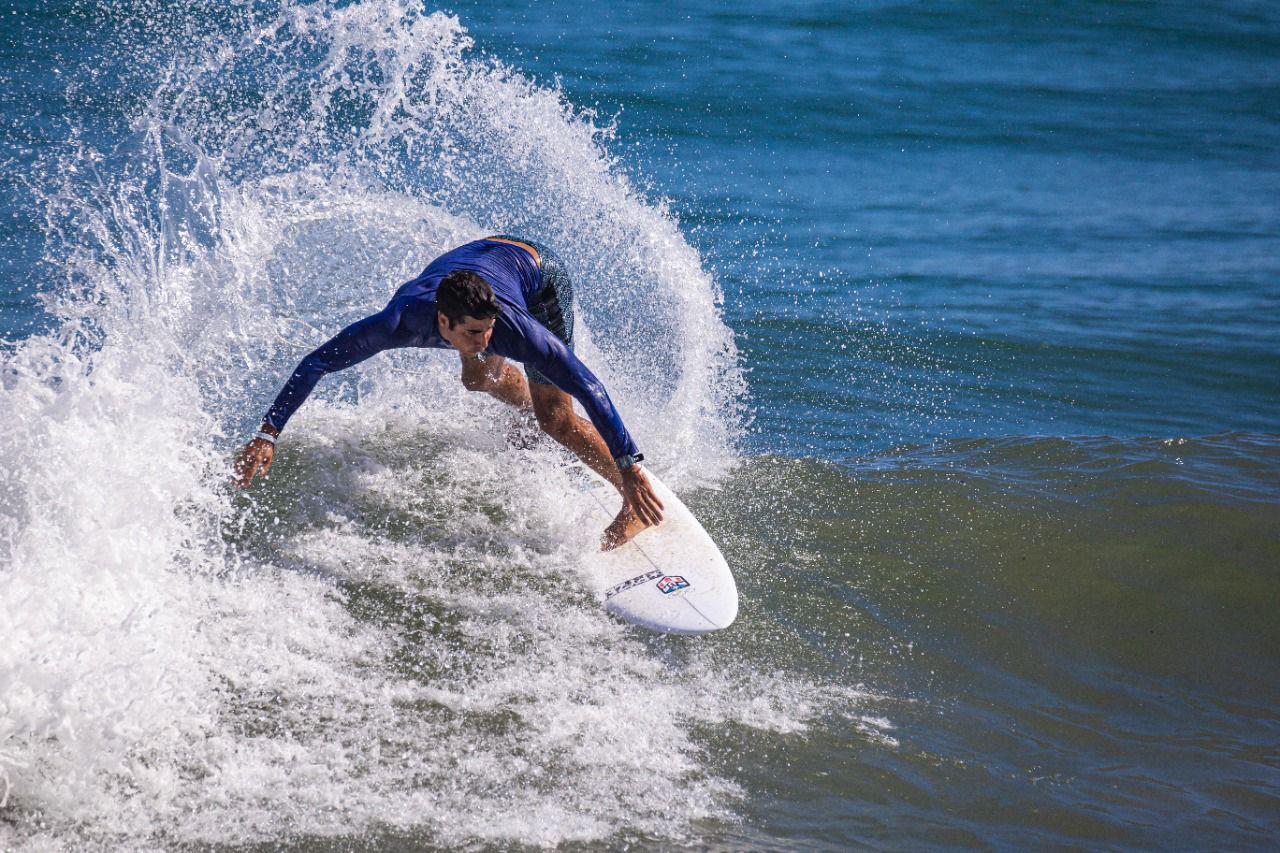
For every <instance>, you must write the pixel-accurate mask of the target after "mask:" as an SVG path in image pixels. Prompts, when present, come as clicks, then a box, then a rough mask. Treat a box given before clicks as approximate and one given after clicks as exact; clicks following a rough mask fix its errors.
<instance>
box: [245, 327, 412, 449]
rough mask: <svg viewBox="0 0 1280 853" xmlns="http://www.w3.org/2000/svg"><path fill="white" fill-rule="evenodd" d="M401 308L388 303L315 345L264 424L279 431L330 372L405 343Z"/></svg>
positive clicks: (280, 395)
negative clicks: (400, 331) (398, 332)
mask: <svg viewBox="0 0 1280 853" xmlns="http://www.w3.org/2000/svg"><path fill="white" fill-rule="evenodd" d="M399 317H400V312H399V311H398V310H394V309H393V307H392V306H390V305H388V306H387V307H386V308H385V309H383V310H382V311H379V312H378V313H377V314H374V315H373V316H372V317H365V318H364V319H363V320H360V321H358V322H355V323H352V324H351V325H350V326H347V327H346V328H345V329H343V330H342V331H341V332H339V333H338V334H336V335H334V336H333V338H331V339H330V340H329V341H327V342H326V343H324V344H322V345H321V346H320V347H318V348H317V349H315V350H314V351H313V352H311V353H310V354H309V355H307V357H306V358H304V359H303V360H302V361H301V363H299V364H298V366H297V368H296V369H295V370H294V371H293V375H292V376H290V377H289V381H288V382H286V383H285V384H284V388H282V389H280V393H279V394H278V395H277V396H276V399H275V402H274V403H272V404H271V408H270V409H268V410H267V414H266V417H265V418H263V421H262V424H263V427H270V430H264V431H270V432H272V434H274V435H279V434H280V431H281V430H283V429H284V425H285V424H286V423H288V421H289V418H291V417H293V413H294V412H296V411H297V410H298V407H299V406H301V405H302V404H303V402H304V401H305V400H306V399H307V397H308V396H309V395H310V394H311V391H312V389H314V388H315V387H316V383H317V382H319V381H320V380H321V378H323V377H324V376H325V374H327V373H334V372H336V371H339V370H345V369H346V368H348V367H351V366H352V365H353V364H358V363H360V362H362V361H364V360H365V359H367V358H369V357H370V356H372V355H376V354H377V353H380V352H382V351H383V350H386V349H392V348H394V347H398V346H405V345H406V343H405V342H404V341H402V340H401V338H402V337H403V335H401V334H397V329H398V326H399Z"/></svg>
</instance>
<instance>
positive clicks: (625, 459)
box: [613, 453, 644, 471]
mask: <svg viewBox="0 0 1280 853" xmlns="http://www.w3.org/2000/svg"><path fill="white" fill-rule="evenodd" d="M613 461H614V462H616V463H617V464H618V470H619V471H625V470H627V469H628V468H630V467H631V466H632V465H634V464H636V463H637V462H643V461H644V454H643V453H636V454H634V455H633V454H630V453H628V454H626V455H624V456H619V457H618V458H617V459H615V460H613Z"/></svg>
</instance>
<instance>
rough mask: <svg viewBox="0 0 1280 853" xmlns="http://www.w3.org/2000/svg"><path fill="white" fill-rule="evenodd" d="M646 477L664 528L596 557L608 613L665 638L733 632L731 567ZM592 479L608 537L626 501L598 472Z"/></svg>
mask: <svg viewBox="0 0 1280 853" xmlns="http://www.w3.org/2000/svg"><path fill="white" fill-rule="evenodd" d="M645 475H646V476H647V477H648V478H649V482H650V483H652V484H653V489H654V491H655V492H657V494H658V498H659V499H660V500H661V501H662V505H663V519H662V523H661V524H659V525H658V526H657V527H650V528H648V529H646V530H642V531H640V533H639V534H638V535H637V536H636V537H635V538H634V539H632V540H631V541H630V542H628V543H626V544H625V545H623V546H621V547H619V548H615V549H614V550H612V551H601V552H599V553H596V554H594V555H593V556H592V557H591V558H590V564H591V566H592V568H593V569H594V573H595V575H596V577H597V578H598V579H599V580H600V582H601V585H602V591H601V595H602V596H603V599H604V607H605V610H607V611H608V612H610V613H612V614H613V615H615V616H617V617H618V618H620V619H622V620H623V621H626V622H630V623H631V624H633V625H639V626H641V627H642V628H648V629H649V630H651V631H658V632H660V633H664V634H707V633H710V632H711V631H719V630H721V629H724V628H727V627H729V625H731V624H732V623H733V620H734V619H736V618H737V616H738V585H737V584H736V583H735V582H734V579H733V572H732V571H730V570H729V564H728V563H727V562H725V559H724V556H723V555H722V554H721V553H720V549H719V548H718V547H716V543H715V542H714V541H713V540H712V539H711V536H710V535H709V534H708V533H707V531H706V530H705V529H703V527H702V525H701V524H699V523H698V519H696V518H694V516H693V513H691V512H690V511H689V508H688V507H686V506H685V505H684V503H683V502H682V501H681V500H680V499H679V498H678V497H676V495H675V493H674V492H672V491H671V489H669V488H667V486H666V484H665V483H663V482H662V481H661V480H659V479H658V477H657V476H656V475H655V474H654V473H653V472H652V471H650V470H649V469H647V468H646V469H645ZM591 477H592V483H591V485H590V486H589V487H588V489H587V491H588V494H589V495H590V496H591V503H592V506H593V510H592V520H593V521H598V522H599V526H600V529H601V530H603V529H604V528H605V527H607V526H608V524H609V522H611V521H612V520H613V518H614V516H616V515H617V514H618V510H620V509H621V508H622V496H621V495H619V494H618V492H617V490H616V489H614V488H613V486H610V485H609V484H608V483H607V482H606V481H605V480H604V479H602V478H600V477H598V476H597V475H596V474H595V473H594V472H592V473H591Z"/></svg>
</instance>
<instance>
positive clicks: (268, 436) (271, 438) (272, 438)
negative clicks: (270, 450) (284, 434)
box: [253, 430, 276, 445]
mask: <svg viewBox="0 0 1280 853" xmlns="http://www.w3.org/2000/svg"><path fill="white" fill-rule="evenodd" d="M253 437H254V438H260V439H262V440H263V441H266V442H268V443H269V444H273V445H274V444H275V443H276V437H275V436H274V435H272V434H271V433H269V432H263V431H262V430H258V431H257V432H256V433H254V435H253Z"/></svg>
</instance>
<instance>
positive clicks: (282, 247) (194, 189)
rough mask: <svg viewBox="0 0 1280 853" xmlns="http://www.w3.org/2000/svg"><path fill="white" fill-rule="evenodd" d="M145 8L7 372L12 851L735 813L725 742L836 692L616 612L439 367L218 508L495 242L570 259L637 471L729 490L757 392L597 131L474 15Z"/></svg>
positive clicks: (690, 271)
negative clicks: (400, 289)
mask: <svg viewBox="0 0 1280 853" xmlns="http://www.w3.org/2000/svg"><path fill="white" fill-rule="evenodd" d="M145 6H146V4H143V5H142V6H139V7H138V8H137V9H134V10H131V11H129V13H128V14H129V17H127V18H126V20H124V21H123V23H122V24H121V26H120V29H121V34H120V40H119V42H118V43H119V45H120V47H121V56H120V57H116V58H115V60H116V61H117V62H118V61H120V59H121V57H123V56H124V55H128V56H129V57H130V63H131V64H129V65H128V67H127V69H126V70H125V71H124V72H122V74H121V79H122V80H123V81H125V83H127V84H128V85H129V86H133V87H136V89H135V90H134V91H133V95H129V96H125V95H122V96H121V98H120V102H121V103H120V104H116V105H115V106H116V107H117V108H119V109H125V106H122V105H121V104H124V105H128V104H134V105H133V106H130V107H129V112H128V113H127V117H128V121H129V130H128V132H127V133H126V134H123V135H121V136H117V137H115V140H114V141H113V143H112V144H111V145H110V146H109V147H106V148H99V147H95V146H94V145H93V144H92V143H91V142H90V141H88V137H90V136H91V135H92V134H89V133H87V132H85V133H79V132H76V131H75V130H73V133H72V134H71V138H70V139H69V140H68V142H67V143H66V144H65V145H64V146H62V147H60V148H59V149H58V150H57V151H56V152H55V153H53V154H51V155H49V156H48V157H47V158H46V159H45V160H44V161H43V162H42V163H41V164H40V166H39V168H38V169H36V170H35V172H34V173H33V176H32V177H31V178H30V179H29V182H30V184H31V185H32V186H33V188H34V189H35V191H36V192H37V194H38V196H39V198H40V199H41V201H42V203H43V205H44V210H45V221H46V235H45V236H46V243H47V250H46V259H45V260H46V263H47V264H48V265H49V266H50V267H51V268H53V269H55V270H57V271H58V278H59V280H60V281H61V283H62V286H61V287H60V288H59V289H57V290H56V291H51V292H49V293H46V294H44V295H43V299H44V305H45V309H46V311H47V312H48V315H49V318H50V323H51V327H52V329H53V330H52V331H51V332H50V333H48V334H44V335H38V336H33V337H30V338H28V339H26V340H23V341H20V342H17V343H15V344H12V345H9V346H7V347H6V348H5V350H4V353H3V363H2V365H0V410H2V411H4V412H6V413H7V414H6V415H5V429H4V430H3V431H0V474H2V475H3V480H2V481H0V543H3V547H0V600H2V601H3V602H4V607H3V608H2V610H0V633H2V634H3V636H4V637H5V643H4V644H3V646H4V648H3V650H0V683H2V684H3V690H0V801H2V803H3V804H2V805H0V809H2V810H3V811H2V812H0V814H3V822H2V823H0V842H3V843H4V845H5V846H10V845H16V846H25V847H30V848H32V849H48V848H54V847H76V846H79V845H81V844H84V843H86V842H92V843H98V844H111V845H122V846H136V845H143V846H145V845H146V844H147V843H152V842H150V841H148V840H147V839H152V840H154V839H156V838H163V839H167V841H166V843H186V842H194V841H203V842H217V843H240V842H252V841H261V840H270V839H280V838H285V837H294V836H324V835H334V834H342V835H361V834H364V833H369V832H382V833H390V834H391V835H401V836H403V835H408V836H410V837H416V838H420V839H426V840H429V841H430V842H431V843H443V844H453V843H463V842H465V841H468V840H472V841H474V840H476V839H481V840H492V841H509V842H510V841H514V842H520V843H526V844H553V843H557V842H560V841H566V840H575V839H576V840H586V839H597V838H606V837H634V836H637V835H648V836H651V837H658V838H670V837H679V836H680V835H681V834H682V833H684V832H687V831H688V828H689V827H690V826H691V825H692V824H693V823H694V822H696V821H700V820H703V819H706V818H715V819H721V820H724V819H732V807H733V803H734V802H735V801H736V800H737V799H738V798H739V796H740V794H741V791H740V788H739V787H738V785H737V784H736V783H735V782H733V781H732V780H731V778H730V777H729V776H728V775H726V774H724V773H723V772H722V770H720V769H717V767H716V766H715V765H713V764H712V763H709V762H708V761H707V759H706V757H705V755H704V753H703V750H702V747H701V746H700V740H699V734H698V733H699V731H701V730H702V729H703V728H704V727H706V726H723V725H726V724H739V725H743V726H747V727H749V728H753V729H756V730H760V731H767V730H778V731H788V730H795V729H798V728H803V727H804V726H805V725H806V724H807V720H808V719H810V718H811V717H812V716H813V715H815V714H820V713H822V709H823V708H826V707H829V706H831V705H833V704H836V705H839V704H841V703H844V702H845V701H846V699H845V694H844V693H842V692H839V691H836V692H834V693H833V692H832V691H831V690H828V689H826V688H823V687H822V686H820V685H813V684H810V683H808V682H807V681H806V680H804V679H803V678H801V677H798V676H788V675H786V674H783V673H780V672H775V671H769V672H759V671H756V670H754V669H753V668H752V667H750V666H749V665H745V664H743V663H741V662H740V661H739V660H738V657H737V656H736V655H734V654H733V653H732V651H731V650H730V649H729V648H728V647H726V646H725V645H724V644H716V643H707V644H703V645H701V646H698V645H692V644H682V643H679V642H667V641H656V640H653V639H650V638H646V637H643V636H638V635H636V634H634V633H632V632H629V631H627V630H625V629H623V628H622V627H621V626H619V625H617V624H616V623H614V622H612V621H610V620H609V619H607V618H605V617H604V615H603V613H602V611H601V609H600V607H599V605H598V602H596V600H595V596H594V592H595V591H594V589H593V586H592V578H591V576H590V572H589V567H588V565H587V564H586V563H585V562H584V555H587V554H590V553H591V551H592V540H593V539H594V533H593V532H592V531H590V530H587V529H585V528H584V526H583V525H582V524H581V513H578V512H577V511H576V510H575V509H574V494H575V492H574V488H573V486H572V481H571V478H570V477H569V474H568V473H567V472H566V470H565V467H564V466H565V461H564V458H563V456H561V455H560V454H559V452H558V451H556V450H554V449H552V448H548V447H545V446H541V445H539V446H535V447H533V448H531V449H527V450H520V449H517V448H515V447H513V446H512V445H511V443H510V442H508V441H507V440H506V439H505V437H504V432H505V430H506V428H507V427H506V422H505V420H504V414H503V413H502V411H501V410H500V407H498V406H497V405H496V404H492V405H490V404H488V403H487V402H479V403H478V402H477V401H475V400H469V399H465V398H466V395H465V394H464V393H463V392H462V391H461V390H460V385H459V383H458V382H457V380H456V377H455V376H454V375H453V374H454V371H455V370H456V367H455V366H454V365H452V364H450V363H448V360H447V359H442V358H441V357H440V354H438V353H417V352H400V353H396V354H394V355H393V356H391V357H387V358H382V359H380V360H375V361H374V362H371V363H368V364H366V365H362V366H361V367H360V368H358V369H356V370H353V371H349V372H348V373H349V375H343V376H341V377H331V379H332V380H334V381H330V382H328V383H327V385H326V387H325V389H324V391H323V392H322V393H320V394H318V395H316V397H314V398H313V399H312V401H311V402H310V403H309V404H308V406H307V407H306V408H305V409H304V410H303V411H302V412H301V413H300V414H299V416H298V418H297V419H296V420H295V422H293V423H291V425H290V430H289V434H288V437H287V440H286V442H285V443H284V444H283V445H282V450H283V452H282V453H281V458H280V460H279V462H278V464H277V467H276V469H275V472H274V474H273V476H272V479H271V481H270V483H269V484H264V485H261V486H259V487H257V489H256V490H255V491H254V492H253V494H252V495H251V496H250V497H245V496H233V495H231V494H230V493H229V490H228V489H227V487H226V475H227V459H226V454H227V452H228V451H229V450H230V449H231V448H232V447H234V446H235V445H236V444H238V443H239V442H240V441H242V440H243V438H244V436H245V434H246V430H247V429H248V428H250V427H251V426H252V425H253V424H254V423H255V422H256V420H257V417H258V416H259V414H260V412H261V411H262V410H263V409H264V408H265V406H266V404H267V402H269V400H270V398H271V396H272V395H273V394H274V392H275V390H276V389H277V387H278V386H279V384H280V383H281V382H282V381H283V379H284V378H285V376H286V375H287V372H288V370H289V369H291V368H292V366H293V364H294V363H295V362H296V360H297V359H298V358H299V357H300V356H301V355H302V354H304V353H305V351H306V350H307V348H308V347H309V346H311V345H313V344H314V343H316V342H317V340H318V336H320V335H323V334H326V333H329V332H332V331H335V330H337V329H338V328H340V327H341V326H342V325H344V324H345V323H346V322H348V321H350V320H351V319H354V318H355V317H358V316H362V315H363V314H365V313H367V312H370V311H372V310H376V309H377V308H378V307H380V306H381V305H382V304H383V303H384V302H385V300H386V298H387V297H388V296H389V294H390V293H391V292H392V291H393V290H394V288H395V286H396V285H398V284H399V283H400V282H401V281H403V280H405V279H408V278H410V277H412V276H413V275H415V274H416V273H417V272H418V271H419V270H420V269H421V268H422V267H423V266H425V264H426V263H427V262H428V261H429V260H430V259H431V258H432V257H434V255H435V254H437V253H438V252H440V251H442V250H444V249H447V248H449V247H450V246H452V245H455V244H458V243H460V242H463V241H465V240H467V239H471V238H474V237H476V236H480V235H482V234H485V233H493V232H515V233H523V234H529V235H534V236H535V237H536V238H538V239H541V240H543V241H545V242H547V243H549V244H551V245H554V246H556V247H557V249H558V251H559V252H560V253H561V255H562V256H563V257H564V258H565V260H566V262H567V265H568V266H569V268H570V270H571V272H572V274H573V275H574V276H575V278H576V279H577V280H578V281H579V282H580V285H579V287H578V292H579V294H580V295H581V306H580V309H581V316H582V322H583V327H584V329H583V332H584V333H583V335H582V345H581V353H582V355H583V357H584V360H585V361H587V363H588V364H590V365H592V366H593V368H596V369H597V372H598V373H599V374H600V375H601V377H602V378H603V379H604V381H605V382H606V384H607V385H608V387H609V388H610V389H611V392H612V393H613V394H614V397H615V400H616V401H617V403H618V404H619V408H620V409H621V411H622V412H623V415H624V417H625V418H626V419H627V422H628V425H629V426H630V427H632V431H633V433H634V434H635V435H636V437H637V440H638V442H639V443H640V444H641V445H642V446H643V447H644V448H645V449H646V452H647V454H648V455H649V456H650V458H651V459H652V460H654V463H655V467H657V468H658V469H659V470H662V471H663V472H664V475H665V476H666V478H667V479H668V480H669V481H670V482H673V483H674V484H676V485H680V486H682V487H684V488H688V487H691V486H694V485H697V484H700V483H701V484H706V483H714V482H716V481H717V480H718V479H720V478H722V477H723V476H724V475H725V472H727V471H728V470H729V469H730V467H731V466H732V465H733V464H734V462H735V459H736V453H737V451H736V442H737V440H738V435H739V433H740V431H741V423H742V420H743V416H744V413H743V410H742V403H741V398H742V390H743V389H742V380H741V376H740V371H739V368H738V365H737V357H736V352H735V349H734V344H733V338H732V335H731V334H730V332H729V330H728V328H727V327H726V326H725V325H724V323H723V321H722V320H721V317H720V311H719V300H720V295H719V292H718V289H717V287H716V284H715V282H714V281H713V279H712V278H711V277H710V276H709V275H708V274H707V273H706V272H705V271H704V270H703V267H702V264H701V260H700V258H699V256H698V254H697V252H696V251H695V250H694V249H693V248H692V247H691V246H690V245H689V244H688V243H687V242H685V240H684V239H683V237H682V236H681V233H680V230H679V226H678V223H677V222H676V220H675V218H674V217H673V216H672V214H671V213H670V212H669V211H668V210H666V209H665V207H664V206H663V205H662V204H660V203H652V202H650V201H647V200H646V199H644V198H643V197H641V196H640V195H639V194H638V193H637V192H636V191H635V190H634V189H633V188H632V186H631V184H630V183H629V181H628V180H627V178H626V177H625V176H624V170H623V168H622V167H621V165H620V164H618V163H617V162H616V161H615V160H614V159H613V158H612V157H611V156H610V155H609V153H608V151H607V148H606V143H607V142H608V139H609V136H610V131H609V128H607V127H601V126H598V125H597V124H596V123H595V121H594V117H593V116H592V115H591V114H590V113H588V112H584V111H581V110H578V109H577V108H575V107H574V106H573V105H572V104H570V103H569V102H568V101H567V100H566V99H565V98H564V96H563V94H562V93H561V92H560V91H559V90H558V89H556V88H554V87H543V86H538V85H536V84H534V83H532V82H531V81H529V80H528V79H526V78H525V77H523V76H521V75H520V74H519V73H518V72H517V71H515V70H513V69H510V68H507V67H505V66H503V65H501V64H500V63H498V62H496V61H494V60H491V59H488V58H485V57H482V56H474V55H472V53H471V51H470V47H471V45H470V40H469V39H468V37H467V35H466V32H465V30H464V29H463V28H462V26H461V25H460V24H459V22H458V21H457V19H456V18H453V17H450V16H447V15H443V14H438V13H437V14H424V13H422V12H421V11H419V8H418V7H417V6H416V5H414V4H412V3H407V2H403V3H402V2H394V0H382V1H381V2H364V3H355V4H339V3H315V4H293V3H284V4H281V5H280V6H279V7H278V8H275V9H273V10H270V11H268V12H263V11H261V10H258V11H255V10H241V9H226V10H223V11H221V12H219V11H218V9H219V8H221V7H220V6H217V5H216V4H215V5H214V6H210V7H209V8H205V9H196V10H195V11H190V10H187V11H185V12H183V11H178V10H173V9H165V10H159V11H157V14H156V16H155V17H154V19H150V20H152V23H150V24H148V23H146V22H147V21H148V20H149V19H148V18H147V17H146V16H145V15H143V14H142V13H143V11H145ZM97 61H101V60H100V59H99V60H97ZM122 85H123V84H122ZM134 96H137V97H134ZM743 691H747V692H749V693H750V694H752V695H753V696H755V697H757V698H756V700H755V701H754V702H753V703H751V704H750V705H749V706H746V707H744V706H742V705H741V703H739V702H738V697H739V696H740V695H741V694H742V692H743Z"/></svg>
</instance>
